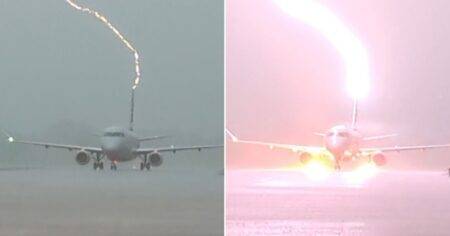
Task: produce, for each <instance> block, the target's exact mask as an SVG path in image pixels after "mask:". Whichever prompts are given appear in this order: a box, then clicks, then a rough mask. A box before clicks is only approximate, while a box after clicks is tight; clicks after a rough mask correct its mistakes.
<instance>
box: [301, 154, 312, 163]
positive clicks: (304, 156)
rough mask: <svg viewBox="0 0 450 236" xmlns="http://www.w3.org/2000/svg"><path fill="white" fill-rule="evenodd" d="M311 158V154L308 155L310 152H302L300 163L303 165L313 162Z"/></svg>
mask: <svg viewBox="0 0 450 236" xmlns="http://www.w3.org/2000/svg"><path fill="white" fill-rule="evenodd" d="M311 158H312V156H311V153H308V152H302V153H301V154H300V162H301V163H302V164H306V163H307V162H308V161H309V160H311Z"/></svg>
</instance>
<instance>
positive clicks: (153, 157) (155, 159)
mask: <svg viewBox="0 0 450 236" xmlns="http://www.w3.org/2000/svg"><path fill="white" fill-rule="evenodd" d="M149 162H150V164H151V165H152V166H156V167H158V166H160V165H161V164H162V163H163V159H162V156H161V154H159V153H157V152H152V153H151V154H150V156H149Z"/></svg>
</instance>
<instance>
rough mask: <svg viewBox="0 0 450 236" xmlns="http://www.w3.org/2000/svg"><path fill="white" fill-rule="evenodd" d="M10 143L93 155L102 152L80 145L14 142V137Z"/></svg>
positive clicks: (99, 149)
mask: <svg viewBox="0 0 450 236" xmlns="http://www.w3.org/2000/svg"><path fill="white" fill-rule="evenodd" d="M8 141H9V142H10V143H20V144H31V145H36V146H41V147H45V148H61V149H67V150H69V151H72V150H85V151H87V152H91V153H100V152H102V149H101V148H98V147H84V146H78V145H67V144H57V143H44V142H33V141H21V140H14V138H12V137H9V138H8Z"/></svg>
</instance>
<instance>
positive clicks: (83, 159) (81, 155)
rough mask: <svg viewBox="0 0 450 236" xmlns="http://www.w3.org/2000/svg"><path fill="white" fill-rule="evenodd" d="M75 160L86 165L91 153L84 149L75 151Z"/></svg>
mask: <svg viewBox="0 0 450 236" xmlns="http://www.w3.org/2000/svg"><path fill="white" fill-rule="evenodd" d="M75 160H76V161H77V163H78V164H79V165H82V166H84V165H86V164H87V163H89V161H90V160H91V155H90V154H89V153H87V152H86V151H84V150H81V151H79V152H77V155H76V156H75Z"/></svg>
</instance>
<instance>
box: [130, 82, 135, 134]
mask: <svg viewBox="0 0 450 236" xmlns="http://www.w3.org/2000/svg"><path fill="white" fill-rule="evenodd" d="M130 105H131V108H130V124H129V125H130V126H129V129H130V130H131V131H133V126H134V89H131V104H130Z"/></svg>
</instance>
